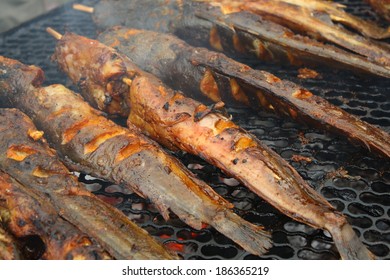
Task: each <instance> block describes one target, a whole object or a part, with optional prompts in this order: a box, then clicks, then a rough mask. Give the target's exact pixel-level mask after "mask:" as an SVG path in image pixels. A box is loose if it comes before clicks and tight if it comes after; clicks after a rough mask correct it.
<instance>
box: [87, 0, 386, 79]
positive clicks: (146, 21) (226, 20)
mask: <svg viewBox="0 0 390 280" xmlns="http://www.w3.org/2000/svg"><path fill="white" fill-rule="evenodd" d="M208 2H209V1H201V2H199V1H190V0H187V1H173V0H170V1H165V0H142V1H137V0H135V1H131V2H128V1H123V0H117V1H114V0H103V1H100V2H99V3H98V4H97V5H96V6H95V7H94V9H93V20H94V21H95V23H96V24H97V25H98V26H99V27H100V28H101V29H103V30H104V29H106V28H108V27H113V26H116V25H123V26H127V27H130V28H137V29H149V30H153V31H158V32H170V33H174V34H175V35H177V36H178V37H180V38H181V39H183V40H186V41H187V43H190V44H191V45H194V46H203V47H209V48H213V49H215V50H218V51H223V52H225V53H226V54H228V55H231V56H234V57H250V58H253V57H256V58H259V59H260V60H266V61H272V62H286V61H287V62H288V63H290V64H293V65H302V64H305V65H308V66H318V65H324V64H325V65H331V66H333V67H339V68H344V69H349V70H353V71H356V72H363V73H371V74H374V75H379V76H382V77H387V78H389V77H390V68H389V52H388V48H387V47H383V44H379V43H376V42H373V41H368V40H367V39H365V38H363V37H361V36H360V37H358V35H355V34H354V35H351V34H350V33H349V32H347V31H344V29H341V28H338V27H337V26H333V25H332V26H331V27H329V26H328V25H327V24H326V22H324V21H321V20H320V19H316V18H311V17H307V16H302V15H301V10H302V9H306V8H305V7H296V6H293V5H291V4H288V3H283V2H278V1H276V2H272V3H270V5H271V4H272V5H271V6H270V7H271V8H272V7H273V6H274V5H284V6H287V8H288V9H287V8H286V9H287V10H293V11H294V13H295V16H294V19H295V18H299V19H300V20H301V21H303V22H304V23H305V24H306V22H309V21H311V23H310V24H307V25H308V27H311V28H315V26H322V25H323V26H324V28H321V29H319V30H317V29H316V30H314V31H313V32H314V33H315V34H317V35H318V33H319V32H320V33H321V34H320V35H321V37H324V36H325V35H329V36H328V37H331V38H330V39H333V41H337V42H338V43H342V44H343V46H344V47H342V48H340V47H337V46H336V45H331V44H325V43H322V42H321V41H319V40H316V39H313V38H310V37H307V36H303V35H300V34H296V33H294V32H293V31H292V30H291V29H289V28H287V27H285V26H282V25H280V24H278V23H276V22H273V21H270V20H267V19H265V18H263V17H262V16H260V15H257V14H255V13H252V12H249V11H248V9H251V8H253V9H255V7H256V9H257V10H259V7H260V6H263V5H264V7H265V8H264V12H267V9H268V6H269V5H268V2H267V3H266V4H261V3H263V2H262V1H259V2H257V1H226V2H224V1H222V2H221V1H215V2H213V3H216V4H218V3H217V2H221V3H219V4H220V5H222V6H220V7H218V6H213V5H212V4H211V3H208ZM237 3H238V4H237ZM235 4H236V5H235ZM240 5H242V9H241V8H240V7H236V6H240ZM246 6H248V7H246ZM252 6H253V7H252ZM139 7H142V9H140V8H139ZM277 7H279V6H277ZM271 8H270V9H271ZM241 10H244V11H241ZM275 10H276V12H278V13H282V12H283V9H279V8H276V9H275ZM306 10H307V9H306ZM274 18H275V16H274ZM313 21H314V22H315V24H312V22H313ZM334 28H335V29H336V30H337V32H333V29H334ZM313 32H311V33H313ZM341 32H343V33H341ZM323 33H324V34H323ZM338 34H343V35H341V36H337V35H338ZM333 35H334V38H333ZM348 47H350V48H351V49H353V51H346V50H344V48H348Z"/></svg>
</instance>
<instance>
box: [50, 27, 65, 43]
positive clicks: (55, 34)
mask: <svg viewBox="0 0 390 280" xmlns="http://www.w3.org/2000/svg"><path fill="white" fill-rule="evenodd" d="M46 32H47V33H49V34H50V35H51V36H53V37H54V38H56V39H57V40H61V39H62V34H61V33H59V32H57V31H56V30H54V29H53V28H51V27H48V28H46Z"/></svg>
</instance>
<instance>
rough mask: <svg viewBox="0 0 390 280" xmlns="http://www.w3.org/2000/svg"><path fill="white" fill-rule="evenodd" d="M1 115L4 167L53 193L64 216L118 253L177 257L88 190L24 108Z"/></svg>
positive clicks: (0, 111) (0, 160)
mask: <svg viewBox="0 0 390 280" xmlns="http://www.w3.org/2000/svg"><path fill="white" fill-rule="evenodd" d="M0 120H1V124H0V143H1V144H2V145H1V148H0V168H1V169H2V170H4V171H5V172H7V173H9V174H12V176H14V177H15V178H18V180H19V181H20V182H22V183H23V184H26V185H28V186H30V187H31V188H33V189H35V190H36V191H39V192H41V193H46V194H48V196H49V197H50V199H51V201H52V204H53V205H54V207H55V208H56V210H57V212H58V213H60V215H61V217H62V218H64V219H65V220H67V221H69V222H70V223H72V224H74V225H77V227H78V228H80V229H81V230H82V231H83V232H86V233H88V235H89V236H92V237H94V239H95V240H97V241H98V242H99V244H101V245H102V246H103V247H104V248H107V251H109V252H110V254H111V255H112V256H113V257H114V258H116V259H172V258H175V256H174V255H172V254H170V253H169V252H168V251H167V250H166V249H164V248H163V246H162V245H160V244H158V243H157V242H156V241H155V240H154V239H153V238H152V237H151V236H149V234H148V233H147V232H146V231H144V230H143V229H141V228H140V227H138V226H137V225H135V224H134V223H133V222H131V221H130V220H129V219H128V218H127V217H126V216H125V215H124V214H123V213H122V212H120V211H119V210H117V209H116V208H114V207H112V206H110V205H107V204H105V203H103V202H102V201H101V200H99V199H97V197H95V196H94V195H92V194H91V193H89V192H87V191H86V190H84V189H83V188H82V187H81V186H80V185H79V183H78V181H77V178H76V177H75V176H73V175H71V174H70V172H69V170H68V169H67V168H66V167H65V166H64V165H63V164H62V163H61V162H60V161H59V158H58V156H57V155H56V153H55V151H54V150H52V149H50V147H49V146H48V144H47V142H46V140H45V138H44V137H43V132H42V131H39V130H37V128H36V127H35V126H34V124H33V123H32V121H31V120H30V119H29V118H28V117H27V116H26V115H25V114H23V113H22V112H20V111H19V110H15V109H0Z"/></svg>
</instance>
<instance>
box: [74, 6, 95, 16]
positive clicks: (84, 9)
mask: <svg viewBox="0 0 390 280" xmlns="http://www.w3.org/2000/svg"><path fill="white" fill-rule="evenodd" d="M73 9H75V10H78V11H82V12H85V13H90V14H93V7H89V6H86V5H82V4H73Z"/></svg>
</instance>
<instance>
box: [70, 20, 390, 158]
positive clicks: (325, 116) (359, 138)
mask: <svg viewBox="0 0 390 280" xmlns="http://www.w3.org/2000/svg"><path fill="white" fill-rule="evenodd" d="M69 40H70V39H69ZM98 40H99V41H101V42H102V43H104V44H106V45H109V46H112V47H114V48H115V49H117V50H118V51H119V52H121V53H123V54H125V55H127V56H128V57H129V58H130V60H131V61H132V62H134V63H135V64H136V65H137V66H139V67H140V68H142V69H143V70H145V71H147V72H150V73H152V74H154V75H156V76H157V77H158V78H160V79H161V80H162V81H163V82H164V83H166V84H167V85H169V86H171V87H172V88H174V89H176V90H181V91H183V92H184V93H185V94H186V95H189V96H191V97H193V98H194V99H196V100H201V99H202V97H207V98H209V99H210V100H212V101H214V102H218V101H223V102H224V103H226V104H228V105H230V104H231V103H240V104H244V105H246V106H251V107H253V108H255V109H257V108H259V107H261V108H264V109H266V110H270V111H274V112H277V113H279V114H281V115H287V116H288V117H291V118H292V119H294V120H297V121H300V122H302V123H305V124H308V125H313V126H315V127H317V128H320V129H324V130H329V131H331V132H336V133H338V134H341V135H343V136H346V137H347V138H348V139H349V140H351V142H353V143H358V144H360V145H361V146H362V147H364V148H367V149H368V150H370V151H372V152H374V153H378V154H379V155H382V156H383V157H385V158H390V135H389V134H387V133H386V132H385V131H383V130H381V129H379V128H378V127H375V126H373V125H370V124H368V123H366V122H364V121H362V120H360V119H359V118H358V117H356V116H353V115H351V114H349V113H347V112H346V111H344V110H342V109H340V108H339V107H337V106H334V105H332V104H331V103H329V102H327V101H326V100H325V99H323V98H321V97H319V96H316V95H314V94H313V93H311V92H309V91H308V90H306V89H304V88H302V87H300V86H298V85H297V84H294V83H292V82H289V81H283V80H281V79H279V78H277V77H276V76H273V75H272V74H270V73H267V72H264V71H257V70H254V69H251V68H250V67H248V66H246V65H244V64H242V63H238V62H236V61H235V60H233V59H230V58H228V57H226V56H225V55H223V54H221V53H216V52H212V51H208V50H207V49H204V48H195V47H192V46H190V45H188V44H186V43H185V42H184V41H182V40H180V39H179V38H177V37H176V36H174V35H170V34H166V33H156V32H153V31H145V30H136V29H128V28H126V27H119V26H118V27H115V28H112V29H109V30H106V31H105V32H103V33H102V34H100V35H99V37H98Z"/></svg>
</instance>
